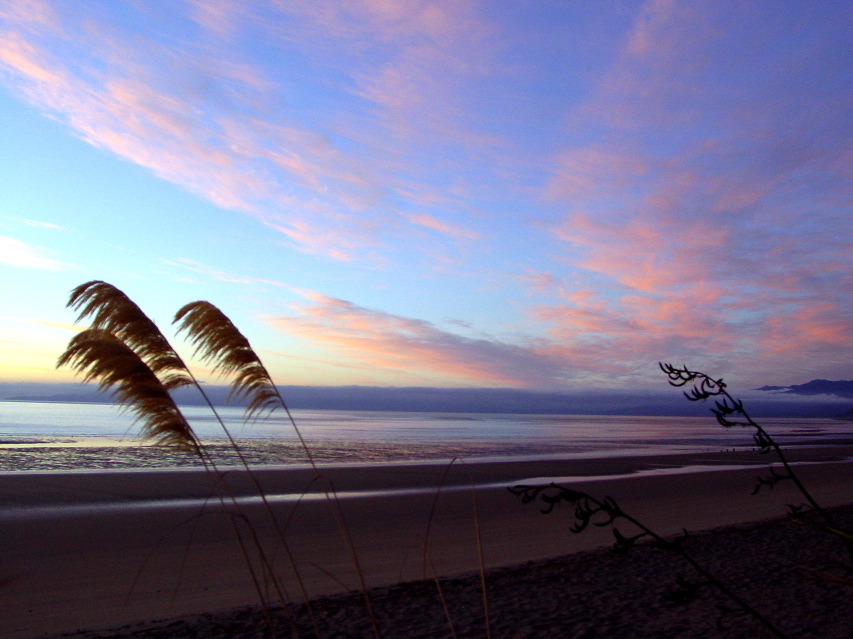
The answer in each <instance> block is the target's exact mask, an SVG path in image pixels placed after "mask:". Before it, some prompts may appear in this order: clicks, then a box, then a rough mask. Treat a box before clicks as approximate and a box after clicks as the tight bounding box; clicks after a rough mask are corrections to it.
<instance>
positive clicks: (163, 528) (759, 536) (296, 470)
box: [0, 446, 853, 639]
mask: <svg viewBox="0 0 853 639" xmlns="http://www.w3.org/2000/svg"><path fill="white" fill-rule="evenodd" d="M851 454H853V450H851V449H849V448H846V447H839V446H836V447H827V448H812V449H800V450H797V451H794V452H793V453H792V457H793V458H794V459H795V460H796V461H798V462H811V463H803V464H802V465H800V466H798V467H797V470H798V473H799V474H800V476H801V477H802V478H803V479H804V481H805V483H806V485H807V486H809V487H810V488H811V489H812V491H813V493H814V494H815V496H816V497H817V499H818V500H819V501H820V502H821V503H822V504H824V505H826V506H833V507H835V506H844V505H848V504H850V503H851V502H853V499H851V495H853V463H850V462H849V461H840V460H846V459H850V457H851ZM768 461H769V459H768V458H767V457H763V456H757V455H753V454H750V453H745V452H738V453H722V452H721V453H714V454H711V453H708V454H690V455H680V456H666V457H656V456H648V457H624V458H610V459H585V460H530V461H513V462H508V461H478V462H476V463H462V462H456V463H454V464H453V465H451V466H449V465H448V464H447V463H405V464H404V463H400V464H380V465H338V466H328V467H326V466H324V467H323V468H322V474H323V479H322V481H321V480H318V479H317V478H316V477H315V475H314V474H313V471H311V470H310V469H308V468H306V467H304V466H303V467H283V466H279V467H271V466H261V467H258V468H257V472H256V477H257V480H258V481H259V483H260V484H261V486H262V487H263V489H264V492H265V493H266V494H267V495H269V497H270V500H269V504H270V509H271V510H272V513H273V515H274V517H273V518H271V517H270V513H269V512H268V511H267V508H266V507H265V506H264V505H263V504H261V503H259V502H258V500H257V499H256V498H253V497H252V495H254V494H256V489H255V486H254V485H253V483H252V481H250V480H249V478H247V476H246V474H245V473H244V472H241V471H239V470H237V469H228V470H227V472H226V473H225V476H224V486H225V490H224V491H218V490H217V489H215V488H214V487H213V486H212V484H211V481H210V477H209V476H208V475H206V474H205V473H204V472H203V471H199V470H198V469H176V468H161V469H147V470H126V469H112V470H109V469H107V470H97V471H86V470H76V471H40V472H6V473H0V530H2V540H1V541H0V548H2V550H1V551H0V552H2V555H3V558H2V568H0V570H2V575H0V620H2V621H0V637H4V638H6V637H9V638H12V637H14V638H20V639H23V638H34V637H58V636H74V637H120V636H139V637H142V636H145V637H163V638H165V637H203V636H206V637H264V636H270V628H271V627H274V628H277V629H278V630H277V635H278V636H294V634H296V635H298V636H306V637H307V636H314V635H315V634H317V630H319V631H320V632H319V634H321V636H328V637H362V636H365V637H369V636H374V635H375V632H374V630H373V628H372V624H371V622H370V620H369V618H368V617H367V615H366V613H365V610H366V606H365V604H364V598H363V595H362V594H361V593H358V594H356V595H352V594H348V593H352V592H354V591H359V590H360V588H361V581H360V578H359V572H360V573H361V575H362V577H361V579H363V585H364V586H365V587H366V588H368V589H371V594H370V599H371V601H372V602H374V605H375V617H376V619H377V624H378V626H379V628H380V631H381V634H382V636H387V637H397V636H399V637H433V636H437V637H440V636H453V634H454V632H455V635H456V636H466V637H480V636H486V630H485V628H486V626H485V624H486V622H485V619H486V616H485V614H484V609H485V606H484V599H483V595H482V587H481V579H480V574H479V571H478V566H479V557H480V556H482V562H483V564H484V566H485V567H486V569H487V572H486V578H485V584H486V592H487V594H488V597H487V600H488V610H489V614H488V618H489V620H490V621H489V624H490V628H491V629H492V631H493V632H492V636H495V637H553V636H565V637H655V636H679V637H680V636H684V637H687V636H691V637H693V636H695V637H712V636H724V637H735V636H743V637H758V636H763V635H762V634H760V632H758V631H756V629H755V626H754V624H753V622H751V621H744V620H743V619H736V620H733V624H732V627H731V628H729V629H728V630H726V631H725V632H724V633H720V632H719V631H718V630H717V629H716V628H715V623H716V621H717V617H718V610H717V609H716V608H715V606H716V604H718V603H720V602H721V599H720V598H719V596H717V595H716V593H713V592H711V589H710V588H704V589H703V593H702V594H701V596H700V598H699V600H697V601H695V602H692V603H690V604H686V605H684V606H674V605H668V604H666V602H665V600H664V598H663V597H662V596H661V595H662V593H664V592H665V591H666V589H667V587H669V586H671V585H673V584H675V583H676V580H677V579H678V577H684V578H686V579H688V580H693V579H695V575H694V574H693V573H692V572H691V569H690V568H689V567H688V566H686V565H684V564H682V563H679V562H680V560H678V559H677V558H675V557H672V556H670V555H668V554H667V553H664V552H663V551H661V550H660V549H657V548H652V547H644V548H641V549H635V550H634V551H632V552H631V553H629V554H628V555H627V556H624V557H616V556H614V555H613V553H612V552H610V551H608V550H604V549H606V548H608V547H609V546H611V545H612V541H613V534H612V532H611V530H610V528H609V527H603V528H597V527H593V528H591V529H589V530H587V531H584V532H583V533H582V534H580V535H571V534H570V533H569V528H570V526H571V525H572V523H573V522H574V519H573V516H572V510H571V508H570V507H568V506H565V505H564V506H561V507H558V508H557V510H555V512H554V513H552V514H550V515H543V514H541V513H540V512H539V508H538V506H537V505H534V504H522V503H521V502H520V500H519V499H518V498H517V497H515V496H513V495H512V494H510V493H509V491H508V490H507V486H510V485H514V484H530V483H542V482H547V481H550V480H551V479H555V478H556V479H561V480H562V483H564V484H566V485H571V486H572V488H575V489H577V490H583V491H587V492H589V493H590V494H592V495H594V496H597V497H604V496H611V497H613V498H615V499H616V501H617V502H618V503H619V505H620V506H621V507H622V508H623V509H624V510H625V511H627V512H629V513H630V514H632V515H633V516H635V517H636V518H638V519H640V520H642V521H644V522H646V523H648V524H650V525H651V526H652V527H653V528H654V529H655V530H656V531H657V532H658V533H659V534H661V535H665V536H672V535H677V534H678V533H680V532H681V531H682V529H687V530H688V531H690V532H691V533H699V532H700V531H707V530H710V529H719V528H721V527H731V526H733V525H735V524H745V523H747V522H765V521H767V520H772V519H775V518H778V517H780V516H781V515H783V514H784V513H785V512H786V507H787V504H789V503H797V504H798V503H800V502H801V501H802V499H801V498H800V497H799V495H798V494H796V493H795V491H794V490H793V488H794V487H793V486H792V485H790V484H791V482H786V483H784V484H780V485H778V486H776V488H775V489H774V490H773V491H772V492H771V491H768V490H763V491H761V493H759V494H758V495H755V496H752V495H750V493H751V491H752V489H753V487H754V486H755V483H756V477H757V476H759V475H764V474H766V469H767V464H768ZM818 462H820V463H818ZM626 473H632V474H628V475H626ZM322 486H327V487H333V488H334V491H335V492H336V494H337V496H338V498H337V500H335V501H334V503H332V504H331V505H330V502H329V501H328V500H327V499H326V498H325V496H324V494H323V491H322V490H321V487H322ZM472 486H474V488H472ZM439 487H441V489H440V490H439ZM217 494H220V495H224V496H225V503H224V505H223V503H221V502H220V501H219V500H218V498H217V497H216V495H217ZM232 500H233V501H232ZM229 513H230V514H229ZM849 514H850V513H849V510H843V511H841V516H844V517H847V516H848V515H849ZM341 520H342V521H343V522H345V526H344V529H345V530H346V531H347V535H342V533H341V525H340V521H341ZM247 521H249V522H251V524H252V525H251V528H249V527H247V526H246V522H247ZM847 521H848V523H850V522H849V519H848V520H847ZM619 528H620V532H622V533H624V534H626V535H629V534H631V533H632V531H631V529H630V527H629V526H627V525H621V524H620V526H619ZM238 535H239V538H238ZM238 539H239V540H241V541H238ZM241 542H242V546H241ZM687 543H688V544H690V547H691V549H692V550H694V551H695V552H696V554H697V555H698V556H701V557H702V558H703V560H704V561H707V563H708V566H709V567H710V568H711V569H712V570H713V571H715V572H720V573H724V576H725V577H726V578H727V579H730V580H731V582H732V584H733V586H734V587H735V588H738V589H740V590H742V592H743V594H744V595H749V596H752V597H754V598H755V599H756V600H757V601H758V602H760V605H761V606H763V607H764V608H763V610H766V611H767V614H768V616H771V613H773V614H775V615H776V616H777V617H778V619H779V621H778V623H779V625H780V626H784V627H786V628H787V629H788V633H789V635H790V636H814V637H818V636H820V637H847V636H849V630H850V628H849V619H850V618H851V613H853V609H851V603H850V600H851V597H850V596H849V594H850V586H842V585H839V584H836V583H833V582H831V581H830V580H829V578H828V577H826V576H824V575H819V574H818V573H824V572H833V571H836V572H837V570H836V568H834V567H833V562H836V561H843V560H844V559H845V557H844V555H843V548H842V547H841V545H840V544H839V543H838V542H837V541H836V540H835V538H833V537H832V536H830V535H827V534H826V533H824V532H821V531H816V530H813V529H811V528H810V527H808V526H804V525H802V524H796V523H793V522H791V521H788V520H783V521H776V522H774V523H772V524H762V525H760V526H758V527H755V526H740V527H738V528H735V529H728V530H726V531H722V532H721V531H719V530H717V531H715V532H713V533H703V534H693V535H692V536H691V537H690V539H689V540H688V542H687ZM243 549H245V552H244V550H243ZM353 556H354V557H356V558H357V562H358V566H359V570H356V568H355V565H354V561H353ZM247 557H248V560H247ZM265 565H267V566H273V571H274V573H275V575H276V576H277V578H278V580H279V583H280V584H281V588H280V591H279V592H276V588H275V587H274V586H273V583H272V580H271V579H269V578H268V577H267V576H265V575H264V574H263V573H264V566H265ZM249 567H251V569H252V570H250V568H249ZM252 571H254V572H252ZM253 574H254V576H255V580H256V581H253V577H252V575H253ZM297 575H298V578H297ZM434 575H438V576H439V577H440V579H438V580H435V579H433V578H432V577H433V576H434ZM424 579H426V580H427V581H425V582H420V583H410V582H418V581H419V580H424ZM399 584H404V585H399ZM438 585H440V586H441V591H443V592H444V593H445V596H446V598H447V601H448V610H449V612H450V618H451V622H452V625H451V622H448V620H447V619H446V615H445V613H444V612H443V608H442V606H441V605H439V599H438V596H437V594H436V593H437V592H438V591H439V588H438ZM259 591H260V595H259ZM321 597H325V599H318V598H321ZM261 598H263V599H264V600H265V601H266V602H267V603H268V604H269V606H270V607H271V608H274V609H275V612H274V616H275V620H274V621H273V622H271V623H267V622H266V621H265V616H264V614H263V612H262V609H261V606H260V601H261ZM307 599H310V600H312V601H314V603H313V604H312V605H311V607H310V608H311V610H312V611H314V617H315V619H316V622H315V623H316V626H315V625H314V622H311V618H310V615H309V614H308V612H307V610H308V608H307V607H306V606H305V605H304V604H305V601H306V600H307ZM282 602H284V604H285V606H284V607H282ZM285 613H287V614H285ZM140 624H141V625H140ZM295 627H298V628H299V629H300V630H299V632H295V631H294V628H295ZM451 628H454V631H453V632H452V631H451ZM667 628H668V630H667ZM77 631H85V632H80V633H78V634H74V633H77ZM299 633H302V634H299Z"/></svg>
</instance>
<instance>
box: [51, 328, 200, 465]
mask: <svg viewBox="0 0 853 639" xmlns="http://www.w3.org/2000/svg"><path fill="white" fill-rule="evenodd" d="M65 365H68V366H70V367H71V368H72V369H74V370H75V371H76V372H77V373H79V374H81V375H83V379H84V381H86V382H92V381H96V382H97V384H98V387H99V388H100V389H101V390H111V391H112V395H113V396H114V397H115V399H116V400H117V401H118V402H119V403H120V404H122V405H123V406H124V407H126V408H127V409H129V410H131V411H132V412H133V413H135V415H136V419H137V421H138V422H141V426H142V428H141V430H142V435H143V437H145V438H147V439H153V440H155V443H156V444H158V445H161V446H168V447H172V448H177V449H181V450H188V451H191V452H193V453H196V454H199V453H200V449H199V443H198V440H197V438H196V435H195V433H194V432H193V429H192V427H191V426H190V425H189V423H188V422H187V420H186V418H185V417H184V416H183V414H182V413H181V411H180V409H178V406H177V405H176V404H175V402H174V400H173V399H172V397H171V395H169V391H168V390H167V389H166V387H165V385H164V384H163V383H162V382H161V381H160V380H159V379H158V377H157V375H155V374H154V371H152V370H151V368H150V367H149V366H148V365H147V364H146V363H145V362H144V361H143V360H142V358H141V357H140V356H139V355H138V354H137V353H136V352H135V351H134V350H133V349H132V348H130V347H129V346H128V345H127V344H126V343H125V342H124V341H122V340H121V339H119V338H118V337H116V336H115V335H113V334H112V333H110V332H109V331H107V330H102V329H89V330H85V331H83V332H81V333H78V334H77V335H75V336H74V337H73V338H72V339H71V341H70V342H69V343H68V347H67V348H66V350H65V352H63V353H62V355H60V356H59V360H58V361H57V367H59V366H65Z"/></svg>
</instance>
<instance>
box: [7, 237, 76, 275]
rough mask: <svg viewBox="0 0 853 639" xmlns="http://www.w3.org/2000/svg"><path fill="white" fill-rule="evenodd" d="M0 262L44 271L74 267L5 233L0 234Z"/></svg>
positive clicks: (44, 250)
mask: <svg viewBox="0 0 853 639" xmlns="http://www.w3.org/2000/svg"><path fill="white" fill-rule="evenodd" d="M0 264H6V265H7V266H16V267H20V268H33V269H40V270H44V271H67V270H70V269H72V268H74V266H73V265H72V264H69V263H68V262H62V261H60V260H56V259H54V258H53V257H51V256H50V254H49V252H48V251H47V250H46V249H43V248H40V247H36V246H32V245H30V244H27V243H26V242H22V241H21V240H18V239H16V238H14V237H8V236H5V235H0Z"/></svg>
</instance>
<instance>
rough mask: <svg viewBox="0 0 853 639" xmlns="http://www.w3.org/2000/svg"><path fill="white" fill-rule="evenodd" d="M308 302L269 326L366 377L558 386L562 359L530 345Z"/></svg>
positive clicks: (317, 298)
mask: <svg viewBox="0 0 853 639" xmlns="http://www.w3.org/2000/svg"><path fill="white" fill-rule="evenodd" d="M305 295H306V297H307V298H308V299H307V302H306V303H304V304H299V305H297V306H296V307H294V309H293V312H292V313H291V314H288V315H278V316H273V317H269V318H267V321H268V322H269V324H270V325H272V326H273V327H275V328H276V329H277V330H279V331H281V332H282V333H284V334H287V335H289V336H291V337H296V338H299V339H300V340H303V341H305V342H308V343H311V344H314V345H316V346H319V347H321V348H323V349H327V350H328V351H329V352H330V353H334V354H335V363H334V365H335V366H341V367H347V368H358V369H359V370H361V371H362V372H364V373H366V375H364V379H365V380H366V381H365V383H370V382H371V380H372V383H378V384H384V383H387V382H384V380H387V379H388V378H389V375H391V376H392V377H393V379H394V380H395V384H397V385H406V384H409V385H425V384H429V385H440V386H456V385H461V386H498V387H499V386H522V387H538V388H543V387H545V388H550V387H555V386H557V385H558V384H559V383H560V382H561V381H562V380H563V378H564V377H565V376H567V375H568V371H567V370H565V369H564V365H565V364H564V363H563V362H561V361H560V360H558V359H555V358H552V357H550V356H549V355H548V354H547V353H545V352H540V349H539V347H538V346H537V345H536V344H514V343H511V342H507V341H502V340H498V339H494V338H474V337H466V336H463V335H459V334H456V333H450V332H447V331H445V330H442V329H440V328H438V327H437V326H435V325H434V324H432V323H430V322H426V321H423V320H418V319H412V318H406V317H400V316H397V315H392V314H388V313H383V312H380V311H376V310H371V309H368V308H364V307H361V306H358V305H356V304H353V303H351V302H348V301H346V300H342V299H337V298H332V297H328V296H325V295H321V294H319V293H314V292H305Z"/></svg>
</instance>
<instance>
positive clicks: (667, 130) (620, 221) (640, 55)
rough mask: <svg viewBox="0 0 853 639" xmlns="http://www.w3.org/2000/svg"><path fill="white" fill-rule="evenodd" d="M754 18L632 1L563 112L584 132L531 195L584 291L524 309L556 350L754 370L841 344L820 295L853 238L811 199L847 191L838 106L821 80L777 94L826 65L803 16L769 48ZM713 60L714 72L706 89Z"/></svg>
mask: <svg viewBox="0 0 853 639" xmlns="http://www.w3.org/2000/svg"><path fill="white" fill-rule="evenodd" d="M732 12H735V13H737V14H738V15H732ZM759 13H760V12H759V11H757V10H753V9H752V8H750V7H748V6H741V7H739V8H737V9H735V8H733V7H731V6H727V5H719V4H718V3H689V4H684V3H675V2H664V1H660V2H650V3H648V4H647V5H646V7H645V8H644V9H643V10H642V11H641V12H640V14H639V16H638V18H637V21H636V23H635V26H634V29H633V30H632V31H631V32H630V33H629V34H628V36H627V37H626V40H625V42H624V45H623V48H622V50H621V52H620V54H619V55H618V56H617V57H616V58H615V61H614V63H613V65H612V67H611V69H610V70H609V71H608V72H607V73H606V74H605V75H604V76H603V77H602V78H601V79H600V82H599V87H598V91H597V92H593V94H592V97H591V99H590V100H589V101H588V102H587V103H585V104H582V105H581V106H580V107H578V108H577V109H576V110H574V111H573V112H572V113H570V114H569V115H568V121H569V123H570V127H573V128H577V129H578V130H580V129H581V128H583V127H586V129H587V130H589V131H592V135H591V136H587V137H588V138H589V137H591V138H593V140H592V141H588V142H585V143H581V144H573V145H570V146H565V147H564V148H562V149H561V150H559V152H558V153H557V154H556V156H555V157H554V167H555V168H554V171H553V175H552V179H551V181H550V183H549V184H548V185H547V189H546V191H545V196H546V197H548V198H551V199H552V201H555V202H557V203H558V206H562V207H563V210H564V212H563V215H562V221H561V222H560V223H558V224H556V225H554V226H553V228H552V230H553V233H554V236H555V237H557V238H559V239H560V240H561V241H563V242H565V245H566V247H567V251H566V257H565V259H567V260H568V261H570V263H572V264H574V265H576V266H578V267H580V268H582V269H584V270H585V271H586V272H587V273H588V277H587V278H586V282H582V283H581V285H580V287H581V288H594V289H595V290H596V291H597V295H596V297H595V300H596V301H595V304H594V305H591V304H589V303H585V302H584V301H582V300H576V301H575V302H576V303H573V304H569V305H559V304H555V305H551V306H544V307H538V308H537V309H535V315H536V316H537V317H539V318H542V319H547V320H548V321H549V322H552V323H553V331H554V332H555V334H558V335H561V336H564V337H565V339H566V340H567V342H568V347H570V348H573V349H583V348H584V347H587V346H588V345H589V344H595V346H596V347H597V348H599V349H602V350H601V351H600V352H601V353H603V354H605V355H608V356H612V357H614V358H616V357H619V358H623V361H625V363H626V364H627V366H626V368H630V366H631V365H630V364H628V361H630V359H631V358H632V357H633V355H632V354H635V355H636V356H640V357H642V355H643V354H644V353H645V354H647V355H646V357H648V354H649V353H659V354H661V356H662V355H663V354H665V353H669V354H672V355H675V356H678V357H679V358H680V357H682V356H683V357H685V358H686V357H688V356H691V355H693V356H696V357H703V358H708V359H711V358H714V359H716V360H718V361H721V362H733V361H735V359H736V361H737V363H738V365H739V366H746V364H745V363H744V362H743V361H742V359H745V358H755V359H756V360H757V361H760V362H762V364H763V365H765V366H766V365H767V364H768V360H769V359H772V357H773V355H772V354H774V353H776V354H778V353H780V352H781V351H783V350H784V351H787V354H788V356H789V357H790V356H791V354H792V353H794V352H800V353H810V354H811V355H812V356H814V357H818V356H822V355H825V354H829V353H830V351H831V349H832V348H833V346H832V345H833V344H835V345H836V347H838V346H839V345H840V344H843V343H845V342H846V338H844V337H843V336H844V334H845V331H847V330H849V327H850V326H851V319H850V318H851V315H853V313H851V306H850V301H849V299H846V296H844V295H838V294H834V293H833V292H832V291H833V289H836V290H839V291H840V290H845V288H844V287H845V286H846V285H848V284H849V279H850V275H849V273H850V270H851V266H853V263H851V260H850V255H851V253H850V247H851V245H853V237H851V235H850V231H849V224H843V223H842V222H841V220H840V219H839V217H838V215H836V214H834V213H832V209H833V207H832V206H829V207H826V206H820V213H816V210H815V209H814V206H815V203H816V200H815V199H814V198H815V195H816V193H817V192H819V193H820V198H821V199H826V198H828V199H829V200H833V201H835V202H837V204H838V206H839V207H842V209H843V207H845V205H844V204H842V202H844V201H845V200H847V201H848V202H849V167H847V168H844V158H849V156H850V153H851V147H850V139H851V138H850V135H849V131H850V128H849V113H848V114H847V115H845V111H846V110H847V109H846V108H844V107H842V106H841V104H840V103H839V101H838V98H837V97H836V94H834V93H833V92H832V91H830V90H825V89H820V88H816V90H815V92H812V93H805V94H800V95H794V94H792V93H787V92H784V91H782V92H780V91H779V86H778V82H779V80H774V79H772V78H774V77H775V78H781V77H782V75H783V74H784V76H785V77H786V80H785V81H786V82H790V83H791V86H801V85H802V84H804V83H805V84H811V83H812V82H813V79H812V78H811V77H810V76H812V75H814V76H816V77H826V76H827V74H830V75H831V70H828V69H826V68H824V67H823V66H822V65H823V62H822V60H824V59H825V58H823V57H816V56H815V53H814V47H817V48H820V47H823V46H826V45H825V43H824V42H823V41H822V38H821V30H820V27H816V26H815V25H810V26H809V28H804V30H803V35H802V40H801V41H800V42H798V43H797V44H792V43H789V44H788V46H787V47H786V48H784V49H778V50H775V49H774V47H773V45H772V44H771V43H772V42H773V40H774V38H775V37H776V34H774V31H773V26H772V24H767V23H766V20H765V18H766V16H764V15H763V14H762V15H759ZM726 24H737V25H739V26H738V27H737V28H734V29H732V28H727V29H724V28H722V27H723V25H726ZM752 27H754V30H753V31H752V38H753V39H752V40H751V41H750V39H749V38H744V39H743V40H742V41H738V40H737V38H738V35H740V34H744V33H745V31H747V30H750V29H751V28H752ZM756 38H757V39H759V40H761V41H762V43H761V44H762V45H763V46H761V47H759V46H758V44H757V43H756V41H755V39H756ZM732 47H735V51H733V50H732ZM747 49H751V50H755V51H759V50H760V51H762V52H764V51H769V50H772V51H773V52H774V55H775V56H776V57H773V58H765V59H759V60H755V58H754V57H750V54H749V52H748V51H747ZM738 51H741V52H742V54H743V55H738V54H737V52H738ZM734 59H737V60H741V62H740V63H739V65H740V66H739V67H738V68H732V67H731V60H734ZM723 69H725V74H726V78H727V80H726V82H725V83H718V82H714V83H708V82H707V80H706V78H708V77H709V76H713V74H715V73H719V72H722V70H723ZM794 78H796V80H795V79H794ZM817 113H820V114H821V115H820V117H817V116H816V114H817ZM845 130H846V131H847V133H846V134H845V133H842V132H843V131H845ZM842 215H843V214H842ZM816 246H820V247H821V249H820V250H819V251H815V247H816ZM845 252H846V256H843V253H845ZM847 334H848V335H849V333H847ZM703 350H704V352H703ZM768 353H770V355H767V354H768ZM623 354H624V355H623ZM830 356H832V355H830Z"/></svg>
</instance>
